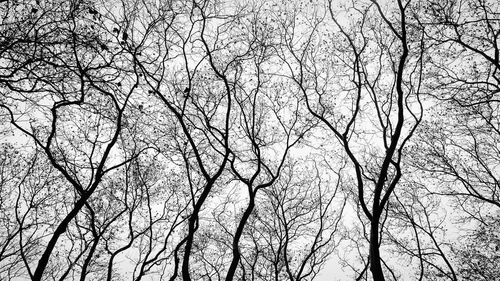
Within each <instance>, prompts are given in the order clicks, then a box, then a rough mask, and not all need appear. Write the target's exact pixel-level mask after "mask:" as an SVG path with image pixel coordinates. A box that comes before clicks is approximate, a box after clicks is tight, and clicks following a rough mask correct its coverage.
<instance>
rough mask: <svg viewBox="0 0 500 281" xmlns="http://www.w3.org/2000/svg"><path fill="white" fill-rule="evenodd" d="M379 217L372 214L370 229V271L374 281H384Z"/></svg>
mask: <svg viewBox="0 0 500 281" xmlns="http://www.w3.org/2000/svg"><path fill="white" fill-rule="evenodd" d="M378 235H379V216H377V215H375V212H374V214H373V218H372V220H371V228H370V271H371V272H372V276H373V280H374V281H385V278H384V272H383V271H382V263H381V261H380V250H379V243H378V241H379V236H378Z"/></svg>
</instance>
